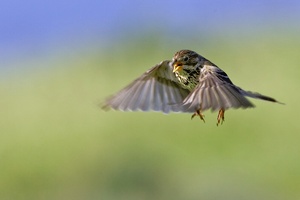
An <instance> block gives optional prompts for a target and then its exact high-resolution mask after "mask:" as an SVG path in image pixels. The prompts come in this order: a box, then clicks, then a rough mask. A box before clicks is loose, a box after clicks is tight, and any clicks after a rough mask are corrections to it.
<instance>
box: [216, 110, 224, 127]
mask: <svg viewBox="0 0 300 200" xmlns="http://www.w3.org/2000/svg"><path fill="white" fill-rule="evenodd" d="M224 114H225V110H224V109H221V110H219V114H218V117H217V126H219V124H220V123H221V124H223V122H224V118H225V117H224Z"/></svg>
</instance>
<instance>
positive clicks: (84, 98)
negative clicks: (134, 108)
mask: <svg viewBox="0 0 300 200" xmlns="http://www.w3.org/2000/svg"><path fill="white" fill-rule="evenodd" d="M299 20H300V2H299V1H288V0H285V1H283V0H282V1H280V0H274V1H269V0H260V1H234V0H229V1H221V0H215V1H210V0H209V1H208V0H203V1H153V0H152V1H108V0H107V1H106V0H102V1H93V0H86V1H81V0H77V1H70V0H66V1H58V0H51V1H37V0H28V1H20V0H11V1H1V3H0V24H1V30H0V92H1V98H0V177H1V178H0V199H22V200H23V199H30V200H33V199H45V200H47V199H110V200H114V199H125V200H126V199H128V200H129V199H130V200H132V199H139V200H140V199H146V200H147V199H174V200H176V199H191V200H193V199H195V200H196V199H223V200H225V199H230V200H232V199H243V200H244V199H249V200H250V199H251V200H252V199H264V200H265V199H272V200H276V199H299V198H300V159H299V157H300V145H299V140H300V136H299V133H300V124H299V117H298V112H299V109H300V107H299V103H298V101H299V98H300V93H299V84H300V79H299V74H300V68H299V63H300V56H299V52H300V38H299V35H300V26H299ZM180 49H191V50H194V51H196V52H198V53H200V54H201V55H203V56H204V57H206V58H208V59H210V60H211V61H212V62H214V63H215V64H217V65H218V66H219V67H220V68H222V69H224V70H225V71H226V72H227V74H229V76H230V77H231V79H232V80H233V82H234V83H235V84H237V85H238V86H240V87H242V88H244V89H246V90H252V91H257V92H260V93H262V94H266V95H269V96H272V97H274V98H276V99H278V100H279V101H282V102H284V103H286V105H280V104H273V103H269V102H263V101H259V100H251V101H252V102H253V103H254V104H255V105H256V106H257V107H256V108H255V109H248V110H242V109H241V110H229V111H227V112H226V115H225V117H226V118H225V123H224V124H223V125H222V126H219V127H217V126H216V117H217V113H211V112H210V111H207V112H205V113H204V114H205V115H206V123H203V122H202V121H200V120H199V119H194V120H190V114H169V115H165V114H162V113H156V112H151V113H142V112H135V113H133V112H128V113H125V112H117V111H109V112H105V111H103V110H101V108H100V106H99V104H100V103H101V102H103V101H104V99H105V98H106V97H108V96H110V95H112V94H114V93H115V92H117V91H118V90H120V89H121V88H122V87H124V86H126V85H127V84H128V83H130V82H131V81H132V80H134V79H135V78H137V77H138V76H140V75H141V74H142V73H143V72H145V71H146V70H147V69H149V68H150V67H152V66H153V65H155V64H157V63H159V62H160V61H162V60H165V59H171V58H172V56H173V54H174V53H175V52H176V51H178V50H180Z"/></svg>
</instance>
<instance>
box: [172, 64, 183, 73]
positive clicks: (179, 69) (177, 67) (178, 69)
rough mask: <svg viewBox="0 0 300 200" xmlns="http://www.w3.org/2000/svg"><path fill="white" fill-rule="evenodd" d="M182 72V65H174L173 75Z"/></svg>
mask: <svg viewBox="0 0 300 200" xmlns="http://www.w3.org/2000/svg"><path fill="white" fill-rule="evenodd" d="M181 70H182V64H181V63H179V62H176V63H174V65H173V73H174V72H177V71H181Z"/></svg>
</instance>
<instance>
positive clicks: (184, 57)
mask: <svg viewBox="0 0 300 200" xmlns="http://www.w3.org/2000/svg"><path fill="white" fill-rule="evenodd" d="M201 58H202V57H201V56H200V55H199V54H197V53H196V52H194V51H191V50H181V51H178V52H176V53H175V55H174V57H173V60H172V66H173V72H179V73H180V72H181V71H182V70H184V69H186V70H193V69H195V68H196V67H199V65H200V64H201Z"/></svg>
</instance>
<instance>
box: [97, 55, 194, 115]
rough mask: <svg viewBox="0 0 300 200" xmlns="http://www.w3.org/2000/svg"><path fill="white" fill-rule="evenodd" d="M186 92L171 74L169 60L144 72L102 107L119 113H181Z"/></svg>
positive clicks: (183, 109) (187, 91)
mask: <svg viewBox="0 0 300 200" xmlns="http://www.w3.org/2000/svg"><path fill="white" fill-rule="evenodd" d="M189 93H190V91H189V90H187V89H185V88H182V87H181V86H180V84H179V83H178V80H177V78H176V77H175V75H174V73H173V72H172V66H171V61H168V60H166V61H163V62H161V63H160V64H157V65H156V66H154V67H152V68H151V69H150V70H148V71H147V72H145V73H144V74H143V75H142V76H141V77H139V78H137V79H136V80H135V81H133V82H132V83H130V84H129V85H128V86H127V87H125V88H124V89H122V90H121V91H119V92H118V93H117V94H115V95H113V96H111V97H110V98H108V99H107V100H106V101H105V103H104V106H103V108H104V109H109V108H112V109H115V110H122V111H137V110H142V111H149V110H154V111H162V112H164V113H169V112H185V106H183V104H182V102H183V100H184V99H185V98H186V97H187V96H188V94H189Z"/></svg>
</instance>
